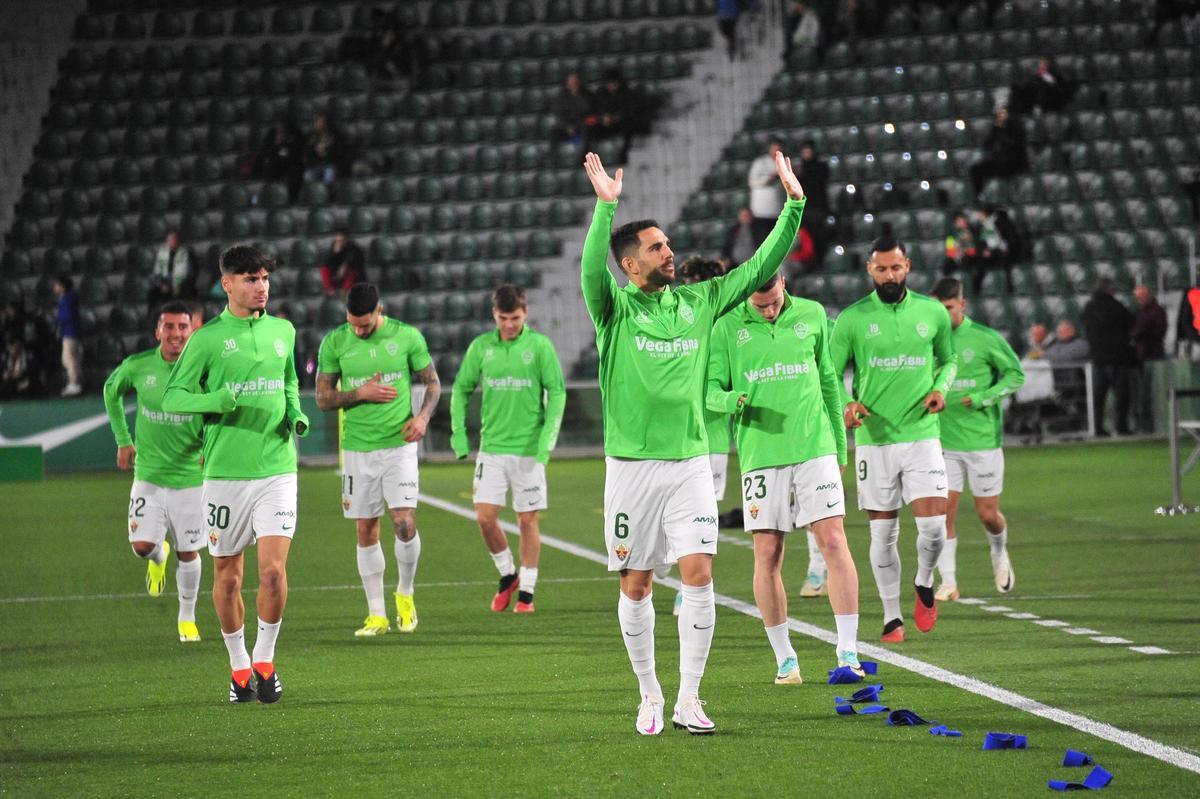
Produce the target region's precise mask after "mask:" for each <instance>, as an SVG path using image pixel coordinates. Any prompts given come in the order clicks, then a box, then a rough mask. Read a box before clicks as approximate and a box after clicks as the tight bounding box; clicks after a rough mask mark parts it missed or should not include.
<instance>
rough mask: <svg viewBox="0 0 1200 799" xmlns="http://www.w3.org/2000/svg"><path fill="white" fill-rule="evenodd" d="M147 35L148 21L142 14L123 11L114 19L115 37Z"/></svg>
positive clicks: (130, 37) (138, 37)
mask: <svg viewBox="0 0 1200 799" xmlns="http://www.w3.org/2000/svg"><path fill="white" fill-rule="evenodd" d="M145 36H146V21H145V20H143V19H142V15H141V14H131V13H127V12H122V13H120V14H117V16H116V18H115V19H114V20H113V38H114V39H142V38H145Z"/></svg>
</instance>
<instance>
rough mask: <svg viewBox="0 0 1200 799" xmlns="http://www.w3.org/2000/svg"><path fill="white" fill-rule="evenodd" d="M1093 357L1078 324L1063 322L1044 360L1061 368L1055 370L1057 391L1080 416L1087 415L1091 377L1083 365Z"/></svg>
mask: <svg viewBox="0 0 1200 799" xmlns="http://www.w3.org/2000/svg"><path fill="white" fill-rule="evenodd" d="M1090 356H1091V351H1090V350H1089V349H1088V343H1087V341H1085V340H1084V339H1082V338H1079V336H1078V331H1076V329H1075V325H1074V324H1072V323H1071V322H1068V321H1066V320H1063V321H1062V322H1059V323H1058V327H1057V328H1055V331H1054V341H1052V342H1050V344H1048V345H1047V346H1046V351H1045V355H1044V357H1045V359H1046V360H1047V361H1049V362H1050V363H1051V364H1055V365H1058V367H1057V368H1055V369H1054V390H1055V392H1056V393H1057V394H1058V396H1059V397H1060V398H1061V399H1062V401H1063V404H1064V405H1067V406H1068V407H1069V409H1070V410H1071V412H1073V413H1075V414H1076V415H1082V414H1083V413H1085V412H1086V410H1085V406H1084V403H1085V401H1086V400H1085V397H1086V390H1087V378H1086V377H1085V376H1084V371H1083V366H1082V364H1083V363H1084V362H1086V361H1087V360H1088V358H1089V357H1090ZM1063 364H1070V365H1069V366H1064V365H1063Z"/></svg>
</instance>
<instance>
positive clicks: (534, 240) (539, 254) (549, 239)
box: [525, 230, 560, 258]
mask: <svg viewBox="0 0 1200 799" xmlns="http://www.w3.org/2000/svg"><path fill="white" fill-rule="evenodd" d="M559 249H560V247H559V241H558V239H556V238H555V237H554V236H552V235H551V234H549V233H547V232H546V231H544V230H534V231H532V232H531V233H530V234H529V235H528V236H527V237H526V239H525V254H526V255H527V256H528V257H530V258H546V257H549V256H551V255H557V254H558V251H559Z"/></svg>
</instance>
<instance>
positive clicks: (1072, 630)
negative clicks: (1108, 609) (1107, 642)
mask: <svg viewBox="0 0 1200 799" xmlns="http://www.w3.org/2000/svg"><path fill="white" fill-rule="evenodd" d="M1063 632H1064V633H1066V634H1067V635H1099V634H1100V631H1099V630H1093V629H1092V628H1091V627H1068V628H1066V629H1065V630H1063Z"/></svg>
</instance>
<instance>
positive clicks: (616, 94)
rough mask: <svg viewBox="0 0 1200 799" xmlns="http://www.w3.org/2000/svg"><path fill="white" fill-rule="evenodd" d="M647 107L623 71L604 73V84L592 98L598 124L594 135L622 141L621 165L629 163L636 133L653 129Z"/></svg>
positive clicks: (592, 128)
mask: <svg viewBox="0 0 1200 799" xmlns="http://www.w3.org/2000/svg"><path fill="white" fill-rule="evenodd" d="M644 105H645V103H643V102H642V95H641V93H640V92H639V91H637V90H636V89H634V88H633V87H631V86H630V85H629V84H628V83H626V82H625V78H623V77H622V76H621V70H619V69H616V68H615V67H614V68H613V69H610V70H608V71H607V72H605V73H604V83H603V84H602V85H601V86H600V89H599V90H598V91H596V93H595V94H594V95H593V97H592V108H593V110H594V112H595V116H596V123H595V125H593V126H592V127H591V133H592V135H593V137H595V138H597V139H615V138H619V139H621V140H622V141H621V154H620V156H619V161H620V162H622V163H623V162H625V161H628V160H629V146H630V144H631V142H632V141H633V137H634V134H637V133H648V132H649V130H650V126H649V116H648V115H645V114H644V111H645V110H646V109H644V108H643V106H644Z"/></svg>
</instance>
